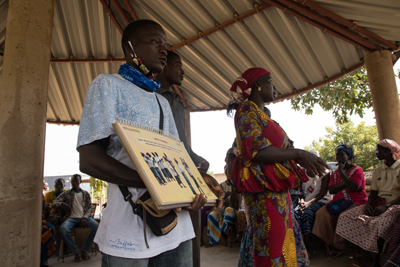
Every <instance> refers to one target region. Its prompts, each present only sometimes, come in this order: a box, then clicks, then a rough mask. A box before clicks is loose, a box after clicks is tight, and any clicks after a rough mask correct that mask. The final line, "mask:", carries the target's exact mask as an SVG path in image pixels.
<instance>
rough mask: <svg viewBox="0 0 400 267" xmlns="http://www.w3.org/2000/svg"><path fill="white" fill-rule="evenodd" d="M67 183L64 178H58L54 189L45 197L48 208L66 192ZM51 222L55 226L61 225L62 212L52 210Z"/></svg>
mask: <svg viewBox="0 0 400 267" xmlns="http://www.w3.org/2000/svg"><path fill="white" fill-rule="evenodd" d="M64 186H65V181H64V179H62V178H58V179H56V180H55V181H54V189H53V190H50V191H49V192H47V193H46V194H45V195H44V200H45V201H46V206H51V203H53V201H54V200H56V198H57V197H58V196H59V195H61V193H62V192H64V191H66V190H65V189H64ZM49 221H50V223H51V224H53V225H57V224H61V223H62V220H61V216H60V212H59V211H58V210H57V209H51V210H50V215H49Z"/></svg>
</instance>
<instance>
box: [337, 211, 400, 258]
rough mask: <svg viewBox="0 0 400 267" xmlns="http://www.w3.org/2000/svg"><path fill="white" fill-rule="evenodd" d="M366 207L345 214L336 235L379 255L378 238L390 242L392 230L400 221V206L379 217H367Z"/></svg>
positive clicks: (341, 217)
mask: <svg viewBox="0 0 400 267" xmlns="http://www.w3.org/2000/svg"><path fill="white" fill-rule="evenodd" d="M364 207H365V205H363V206H358V207H356V208H354V209H352V210H350V211H346V212H343V213H342V214H341V215H340V216H339V221H338V224H337V228H336V233H337V234H338V235H340V236H342V237H343V238H345V239H347V240H349V241H350V242H352V243H354V244H356V245H357V246H359V247H361V248H363V249H365V250H367V251H371V252H374V253H378V238H380V237H381V238H383V239H385V240H386V241H389V240H390V237H391V232H392V229H393V227H394V225H395V223H396V222H397V221H398V220H399V219H400V205H394V206H391V207H390V208H389V209H388V210H387V211H385V212H384V213H382V214H381V215H380V216H377V217H371V216H367V215H365V213H364Z"/></svg>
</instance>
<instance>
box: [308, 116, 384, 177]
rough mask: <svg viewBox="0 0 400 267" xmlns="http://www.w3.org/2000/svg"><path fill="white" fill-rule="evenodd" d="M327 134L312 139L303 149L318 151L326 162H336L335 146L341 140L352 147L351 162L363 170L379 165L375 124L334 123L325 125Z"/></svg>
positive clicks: (369, 169)
mask: <svg viewBox="0 0 400 267" xmlns="http://www.w3.org/2000/svg"><path fill="white" fill-rule="evenodd" d="M325 129H326V131H327V132H328V134H327V135H325V137H323V138H319V141H315V140H314V141H313V142H312V143H311V145H310V146H307V147H305V148H304V149H305V150H315V151H318V153H319V156H320V157H321V158H322V159H324V160H325V161H326V162H336V159H335V148H336V147H337V146H338V145H340V143H341V142H342V141H344V142H346V144H348V145H352V146H353V147H354V153H355V155H356V158H355V159H354V160H353V164H356V165H358V166H360V167H362V168H363V170H364V171H371V170H372V169H374V168H375V167H376V166H378V165H379V161H378V159H377V158H376V156H375V146H376V144H377V143H378V141H379V140H378V131H377V129H376V126H366V125H365V123H364V122H362V123H360V124H359V125H357V126H354V123H353V122H348V123H344V124H340V123H336V128H335V129H333V128H331V127H326V128H325Z"/></svg>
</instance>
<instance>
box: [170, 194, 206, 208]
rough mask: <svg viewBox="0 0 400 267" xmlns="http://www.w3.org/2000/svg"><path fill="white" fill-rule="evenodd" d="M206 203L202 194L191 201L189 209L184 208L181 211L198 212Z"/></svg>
mask: <svg viewBox="0 0 400 267" xmlns="http://www.w3.org/2000/svg"><path fill="white" fill-rule="evenodd" d="M206 202H207V199H206V198H205V197H204V195H203V194H200V195H196V196H195V197H194V199H193V202H192V205H191V206H189V207H184V208H183V209H184V210H188V211H198V210H199V209H201V208H202V207H203V206H204V204H206ZM175 210H176V212H181V210H182V208H176V209H175Z"/></svg>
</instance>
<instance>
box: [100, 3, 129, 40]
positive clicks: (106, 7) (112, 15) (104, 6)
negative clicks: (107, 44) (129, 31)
mask: <svg viewBox="0 0 400 267" xmlns="http://www.w3.org/2000/svg"><path fill="white" fill-rule="evenodd" d="M99 1H100V3H101V4H102V5H103V8H104V11H106V13H107V15H108V16H109V17H110V19H111V20H112V22H113V23H114V25H115V27H117V30H118V31H119V32H120V33H121V34H122V33H123V32H124V30H123V29H122V27H121V25H119V23H118V21H117V19H116V18H115V16H114V14H113V13H112V12H111V9H110V8H109V7H108V6H107V4H106V2H105V1H104V0H99Z"/></svg>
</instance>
